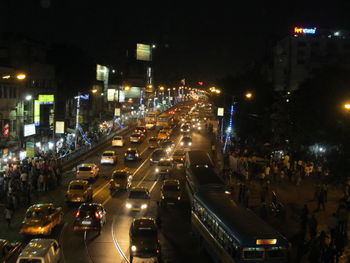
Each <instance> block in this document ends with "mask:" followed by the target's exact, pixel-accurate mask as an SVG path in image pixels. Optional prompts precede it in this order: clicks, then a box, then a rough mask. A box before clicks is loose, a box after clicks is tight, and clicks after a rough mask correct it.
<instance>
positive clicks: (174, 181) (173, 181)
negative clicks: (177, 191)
mask: <svg viewBox="0 0 350 263" xmlns="http://www.w3.org/2000/svg"><path fill="white" fill-rule="evenodd" d="M163 185H180V181H179V180H177V179H167V180H164V182H163Z"/></svg>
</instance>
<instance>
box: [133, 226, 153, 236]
mask: <svg viewBox="0 0 350 263" xmlns="http://www.w3.org/2000/svg"><path fill="white" fill-rule="evenodd" d="M132 235H133V237H154V238H157V230H155V229H154V228H151V227H139V228H137V229H134V231H133V233H132Z"/></svg>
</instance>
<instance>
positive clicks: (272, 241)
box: [256, 239, 277, 245]
mask: <svg viewBox="0 0 350 263" xmlns="http://www.w3.org/2000/svg"><path fill="white" fill-rule="evenodd" d="M276 243H277V239H257V240H256V244H257V245H276Z"/></svg>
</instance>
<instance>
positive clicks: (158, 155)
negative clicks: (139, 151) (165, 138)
mask: <svg viewBox="0 0 350 263" xmlns="http://www.w3.org/2000/svg"><path fill="white" fill-rule="evenodd" d="M152 155H153V157H156V158H157V157H164V156H166V153H165V152H164V151H155V152H153V154H152Z"/></svg>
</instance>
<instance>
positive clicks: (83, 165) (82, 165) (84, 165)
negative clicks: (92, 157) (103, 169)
mask: <svg viewBox="0 0 350 263" xmlns="http://www.w3.org/2000/svg"><path fill="white" fill-rule="evenodd" d="M95 165H96V164H94V163H82V164H81V165H79V167H91V166H95Z"/></svg>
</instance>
